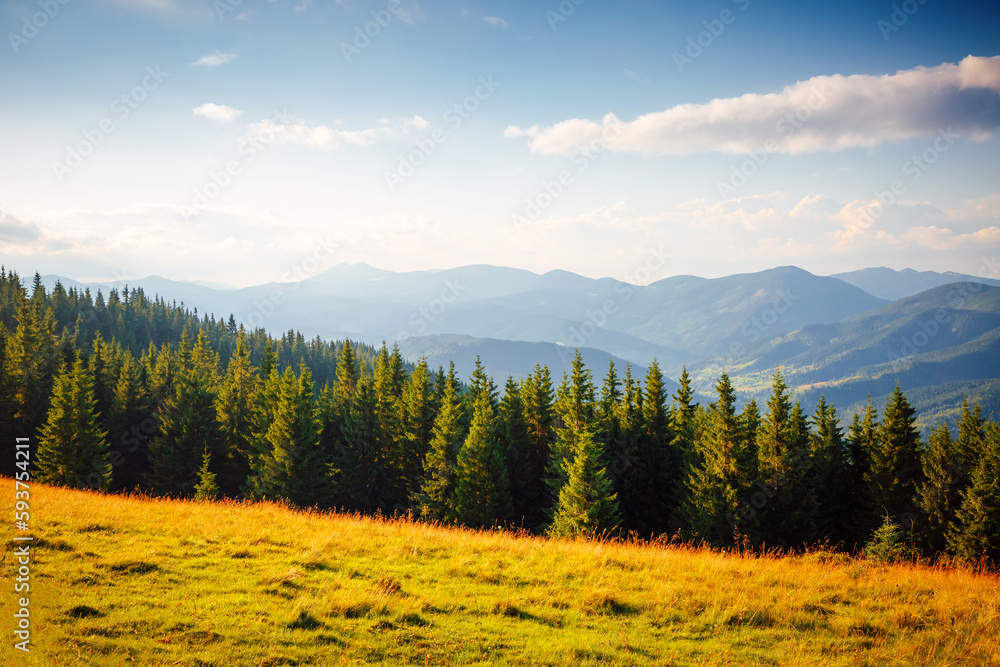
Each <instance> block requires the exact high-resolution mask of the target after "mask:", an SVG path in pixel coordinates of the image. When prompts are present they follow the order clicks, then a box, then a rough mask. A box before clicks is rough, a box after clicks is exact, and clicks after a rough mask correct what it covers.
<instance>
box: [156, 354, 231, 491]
mask: <svg viewBox="0 0 1000 667" xmlns="http://www.w3.org/2000/svg"><path fill="white" fill-rule="evenodd" d="M215 400H216V395H215V392H214V391H212V389H211V388H210V387H209V386H208V382H207V380H206V378H205V377H203V376H202V375H201V374H200V373H184V374H182V375H181V376H180V377H179V378H178V379H177V381H176V382H175V384H174V395H173V397H172V398H171V399H170V400H168V401H165V402H164V403H162V404H161V405H160V408H159V411H158V417H159V422H160V432H159V435H157V436H156V437H155V438H153V440H152V442H150V444H149V461H150V466H151V470H150V472H149V475H148V482H149V485H150V486H151V487H152V488H153V490H154V491H156V492H157V493H160V494H164V495H170V496H175V497H190V496H191V495H192V494H193V493H194V487H195V485H196V484H197V483H198V470H199V469H200V468H201V464H202V457H203V455H204V452H205V450H206V449H207V450H208V451H209V453H210V455H211V457H212V460H213V461H218V460H219V459H220V458H222V456H223V455H224V447H223V439H222V432H221V431H220V430H219V423H218V421H217V419H216V413H215Z"/></svg>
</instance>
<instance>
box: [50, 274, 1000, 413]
mask: <svg viewBox="0 0 1000 667" xmlns="http://www.w3.org/2000/svg"><path fill="white" fill-rule="evenodd" d="M57 280H59V281H61V282H62V284H63V286H64V287H67V288H69V287H71V286H75V287H78V288H89V289H90V290H91V291H92V292H93V291H96V290H98V289H100V290H103V291H104V292H107V291H108V290H109V289H112V288H116V289H119V290H121V289H124V288H125V287H126V284H124V283H122V282H118V283H87V284H82V283H78V282H76V281H74V280H71V279H68V278H63V277H58V276H51V275H50V276H43V283H44V284H46V286H48V287H51V286H53V285H54V284H55V282H56V281H57ZM962 285H965V287H962ZM127 286H128V287H129V288H131V287H136V286H141V287H142V288H143V289H144V290H145V291H146V293H147V295H148V296H152V295H160V296H162V297H164V298H165V299H166V300H168V301H171V302H172V301H176V302H178V303H183V304H185V305H186V306H187V307H189V308H192V309H195V308H196V309H197V310H198V312H199V313H213V314H214V315H215V316H216V317H217V318H219V317H221V318H228V317H229V315H230V314H232V315H233V316H234V317H235V319H236V320H237V322H239V323H241V324H243V325H244V326H247V327H249V328H255V327H264V328H266V329H268V330H269V331H271V332H272V333H274V334H278V333H280V332H282V331H286V330H289V329H296V330H299V331H301V332H302V333H303V334H305V335H306V336H307V337H314V336H320V337H322V338H334V339H339V338H351V339H353V340H359V341H363V342H368V343H376V344H377V343H380V342H381V341H382V340H385V341H387V342H389V343H390V344H391V343H393V342H396V343H398V344H399V345H400V349H401V351H402V352H403V354H404V355H405V356H407V357H408V358H410V359H416V358H417V357H419V356H426V357H427V358H428V361H429V362H430V363H431V365H432V366H435V367H436V366H437V365H439V364H446V363H447V362H448V361H449V360H454V361H455V362H456V368H457V370H458V371H459V373H460V374H461V375H462V376H463V377H467V375H468V372H469V371H470V370H471V368H472V365H473V364H474V362H475V358H476V355H480V356H481V358H482V360H483V363H484V365H485V366H486V368H487V370H488V372H490V373H491V374H492V375H493V376H494V377H495V378H497V379H498V381H503V378H505V377H506V376H507V375H508V374H510V375H513V376H515V377H524V376H525V375H526V374H528V373H530V372H531V370H532V369H533V368H534V366H535V364H536V363H540V364H545V365H548V366H549V368H550V370H551V371H552V372H553V375H554V377H556V378H558V377H559V376H560V375H561V373H562V372H563V371H564V370H566V369H567V368H568V366H569V362H570V361H571V360H572V356H573V350H574V349H575V348H580V349H581V354H582V355H583V358H584V360H585V361H586V363H587V365H588V366H589V367H590V368H591V370H592V371H593V373H594V375H595V379H597V380H599V379H600V378H601V377H603V374H604V372H605V371H606V368H607V365H608V362H609V361H611V360H613V361H614V362H615V364H616V366H618V367H619V368H620V369H622V368H623V367H624V365H625V364H626V363H631V364H632V365H633V375H637V374H642V373H645V370H646V367H647V366H648V364H649V363H650V362H651V361H652V360H653V359H656V360H657V361H658V362H659V364H660V366H661V368H662V369H663V370H664V371H665V373H666V374H667V375H668V377H670V378H676V377H677V376H678V375H679V373H680V370H681V368H682V366H684V365H686V366H687V367H688V368H689V370H690V371H691V372H692V375H693V377H694V378H695V386H696V388H697V389H698V390H699V391H700V392H701V393H702V398H709V397H710V396H711V389H712V385H713V383H714V381H715V380H716V379H717V378H718V375H719V374H720V373H721V372H722V371H723V370H725V371H727V372H728V373H729V374H730V376H731V377H732V378H733V380H734V383H735V384H736V386H737V387H738V388H740V389H742V390H743V391H745V392H746V396H748V397H749V396H754V395H758V394H760V395H762V394H763V393H765V392H766V388H767V386H768V385H769V384H770V381H771V376H773V373H774V371H775V370H776V369H778V368H781V369H782V372H783V374H784V375H785V376H786V377H787V380H786V381H787V382H788V384H789V386H791V387H793V389H794V390H795V392H796V393H797V395H798V396H799V397H800V398H802V399H803V400H804V401H809V402H812V401H814V400H815V399H816V398H818V396H819V394H820V393H822V394H824V395H826V397H827V398H828V399H829V400H833V401H834V402H835V403H836V404H837V405H838V406H841V407H843V408H848V409H850V410H853V409H856V408H857V406H858V405H860V404H861V403H862V402H863V401H864V400H865V398H866V396H867V395H868V394H871V395H872V397H873V400H875V401H876V403H878V402H879V401H880V400H882V399H883V397H884V396H885V395H886V394H888V392H889V391H891V390H892V388H893V387H894V386H895V383H896V382H897V381H898V382H899V383H900V385H901V386H902V388H903V389H904V391H907V392H908V394H912V396H913V401H914V403H915V405H916V406H917V407H918V409H920V410H921V414H922V419H925V420H926V419H936V418H938V417H943V418H950V417H951V416H953V413H954V410H955V406H956V404H957V403H960V401H961V397H962V396H967V397H969V398H970V400H978V401H980V402H981V403H982V404H983V406H984V408H986V409H987V410H988V411H992V412H993V413H996V412H997V409H998V408H1000V398H998V395H1000V380H998V379H997V378H1000V372H998V371H1000V368H998V360H1000V355H998V354H997V352H1000V349H998V347H1000V280H995V279H983V278H974V277H972V276H967V275H962V274H957V273H934V272H929V271H922V272H918V271H912V270H908V269H907V270H904V271H894V270H892V269H887V268H870V269H863V270H860V271H854V272H849V273H841V274H836V275H834V276H817V275H814V274H812V273H809V272H807V271H804V270H802V269H799V268H797V267H793V266H785V267H778V268H774V269H769V270H766V271H761V272H758V273H748V274H737V275H732V276H726V277H722V278H712V279H707V278H699V277H695V276H674V277H671V278H666V279H664V280H660V281H657V282H653V283H651V284H649V285H645V286H639V285H633V284H630V283H625V282H621V281H617V280H614V279H611V278H601V279H592V278H587V277H584V276H580V275H577V274H574V273H570V272H567V271H550V272H548V273H545V274H536V273H532V272H530V271H524V270H521V269H512V268H505V267H496V266H487V265H472V266H464V267H459V268H455V269H447V270H440V271H412V272H392V271H385V270H381V269H377V268H375V267H372V266H369V265H367V264H340V265H337V266H335V267H333V268H331V269H329V270H327V271H325V272H323V273H320V274H317V275H315V276H313V277H310V278H307V279H305V280H302V281H300V282H294V283H269V284H264V285H257V286H253V287H246V288H241V289H226V288H225V287H223V286H218V285H214V286H213V285H207V284H196V283H191V282H180V281H172V280H168V279H165V278H160V277H157V276H150V277H147V278H143V279H139V280H135V281H130V283H129V284H128V285H127ZM956 295H958V296H956ZM924 338H926V339H927V340H926V341H924Z"/></svg>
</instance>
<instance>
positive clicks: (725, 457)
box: [684, 373, 756, 545]
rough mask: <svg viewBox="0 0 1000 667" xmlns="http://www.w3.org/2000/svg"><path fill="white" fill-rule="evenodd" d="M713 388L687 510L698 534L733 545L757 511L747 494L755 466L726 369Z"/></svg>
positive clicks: (717, 543) (693, 527)
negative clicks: (714, 398) (737, 534)
mask: <svg viewBox="0 0 1000 667" xmlns="http://www.w3.org/2000/svg"><path fill="white" fill-rule="evenodd" d="M715 389H716V392H717V394H718V400H717V401H716V402H714V403H712V404H711V405H710V406H709V412H708V415H707V419H708V424H707V432H706V433H705V435H704V437H703V438H701V439H699V441H698V445H697V450H698V457H697V461H696V463H695V465H694V467H693V470H692V473H691V476H690V477H689V478H688V494H687V504H686V506H685V508H684V514H685V516H686V518H687V524H688V525H689V526H690V528H691V529H692V530H693V531H694V534H695V536H697V537H699V538H701V539H704V540H708V541H709V542H711V543H712V544H716V545H725V544H732V542H733V537H734V531H736V530H739V529H740V526H741V525H743V524H744V523H745V522H746V521H747V520H748V519H749V518H750V517H752V516H753V512H751V511H750V510H751V509H752V507H751V505H750V504H749V499H748V496H749V489H750V484H751V483H752V481H753V472H754V470H755V468H756V465H755V462H754V460H753V457H752V456H751V454H752V453H753V447H752V446H751V445H750V443H748V442H747V441H746V437H745V430H744V428H743V426H742V424H741V421H740V418H739V417H738V416H737V415H736V394H735V391H734V390H733V385H732V383H731V382H730V380H729V375H728V374H726V373H723V374H722V376H721V377H720V378H719V381H718V383H716V386H715Z"/></svg>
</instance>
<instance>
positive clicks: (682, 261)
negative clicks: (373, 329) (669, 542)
mask: <svg viewBox="0 0 1000 667" xmlns="http://www.w3.org/2000/svg"><path fill="white" fill-rule="evenodd" d="M0 28H2V33H3V37H4V38H3V40H2V41H0V90H2V91H3V93H2V95H3V97H2V100H3V102H2V104H0V128H2V129H0V133H2V134H0V146H2V150H0V257H2V259H3V262H4V263H5V264H6V265H7V266H13V267H15V268H16V269H18V270H19V271H22V272H25V273H29V272H34V271H35V270H39V271H41V272H43V273H59V274H62V275H66V276H70V277H74V278H78V279H94V278H105V279H106V278H127V277H140V276H144V275H147V274H151V273H155V274H160V275H164V276H167V277H170V278H175V279H192V280H195V279H196V280H210V281H221V282H226V283H229V284H233V285H247V284H254V283H260V282H264V281H267V280H280V279H282V278H283V277H286V276H287V275H288V272H289V269H290V267H294V266H299V265H301V263H302V261H303V259H304V258H308V257H314V258H316V257H321V258H322V261H317V262H310V263H309V265H310V266H311V267H314V268H313V269H312V270H313V271H316V272H318V271H321V270H323V269H324V268H328V267H329V266H332V265H334V264H337V263H340V262H368V263H370V264H372V265H375V266H378V267H381V268H386V269H393V270H412V269H430V268H445V267H452V266H460V265H463V264H471V263H489V264H498V265H508V266H516V267H521V268H525V269H529V270H533V271H538V272H543V271H547V270H551V269H557V268H560V269H567V270H571V271H575V272H578V273H582V274H585V275H589V276H594V277H601V276H612V277H617V278H619V279H629V278H632V279H633V280H636V281H642V282H646V281H648V280H656V279H659V278H665V277H668V276H670V275H676V274H685V273H690V274H695V275H702V276H707V277H711V276H718V275H726V274H731V273H736V272H744V271H756V270H761V269H765V268H770V267H773V266H777V265H785V264H795V265H798V266H801V267H802V268H805V269H807V270H810V271H813V272H815V273H819V274H829V273H834V272H838V271H844V270H851V269H856V268H862V267H865V266H880V265H885V266H890V267H893V268H904V267H912V268H917V269H933V270H939V271H943V270H952V271H959V272H963V273H970V274H977V273H979V272H980V270H981V268H982V267H983V266H985V264H984V262H987V263H988V261H989V260H990V259H991V258H992V257H994V256H995V255H996V254H997V251H998V249H1000V181H998V179H997V174H998V173H1000V150H998V144H997V139H996V137H995V136H994V132H995V130H996V128H997V126H998V125H1000V7H998V6H997V5H996V4H988V3H943V2H939V1H937V0H926V1H925V2H924V3H921V2H919V0H910V2H908V3H892V2H887V3H880V2H864V3H862V2H840V3H812V2H806V3H792V2H772V3H765V2H763V1H762V0H739V1H737V2H734V1H732V0H724V1H718V2H706V3H683V4H682V3H662V2H660V3H653V2H598V1H597V0H583V1H582V2H579V4H577V3H576V2H574V0H565V1H564V2H562V3H561V4H560V3H559V2H554V1H553V2H537V3H536V2H533V3H509V2H508V3H498V2H482V3H469V2H454V3H453V2H431V1H429V0H428V1H419V0H418V1H410V0H405V1H400V2H396V0H392V1H391V2H390V1H389V0H381V1H377V2H362V1H361V0H343V1H342V2H322V1H320V0H293V1H291V2H286V1H285V0H274V1H273V2H271V1H267V0H242V1H240V0H193V1H190V0H91V1H87V0H66V2H65V4H61V3H60V2H59V0H42V1H41V2H39V0H34V1H18V2H11V1H4V2H2V3H0ZM366 29H367V31H368V35H365V34H364V33H365V30H366ZM359 35H361V36H360V37H359ZM783 118H784V123H783V124H782V119H783ZM921 156H923V157H921ZM915 157H916V160H914V158H915ZM894 190H895V191H894ZM664 255H665V256H667V257H668V259H667V261H665V262H658V261H657V262H655V264H656V265H657V267H658V268H657V271H656V272H655V274H652V275H648V277H647V274H648V273H649V272H641V271H640V272H638V275H637V269H639V268H640V267H643V266H647V265H649V264H650V262H649V260H650V258H651V257H661V256H664ZM661 264H662V266H660V265H661Z"/></svg>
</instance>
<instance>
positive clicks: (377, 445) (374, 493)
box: [334, 376, 396, 514]
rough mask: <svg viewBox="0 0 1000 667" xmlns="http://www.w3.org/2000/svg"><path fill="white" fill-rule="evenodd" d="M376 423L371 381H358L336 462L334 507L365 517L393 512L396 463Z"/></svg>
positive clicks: (382, 431) (388, 442)
mask: <svg viewBox="0 0 1000 667" xmlns="http://www.w3.org/2000/svg"><path fill="white" fill-rule="evenodd" d="M386 433H387V432H386V430H385V429H384V428H383V425H382V424H381V423H380V421H379V403H378V395H377V393H376V390H375V387H374V380H373V378H371V377H370V376H364V377H362V378H361V379H360V380H359V381H358V386H357V389H356V391H355V393H354V400H353V402H352V404H351V409H350V412H349V413H348V415H347V421H346V422H345V424H344V444H343V447H342V448H341V450H340V452H338V456H337V459H336V461H335V464H334V465H335V468H336V470H337V484H336V488H337V499H338V500H337V504H338V505H341V506H344V507H346V508H348V509H350V510H355V511H360V512H364V513H366V514H375V513H376V512H381V513H392V511H393V510H394V508H395V502H396V499H395V496H394V495H393V491H394V488H395V487H394V482H395V477H396V473H395V464H396V462H394V461H392V460H390V456H391V453H392V445H393V443H391V442H390V441H388V440H387V436H386Z"/></svg>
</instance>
